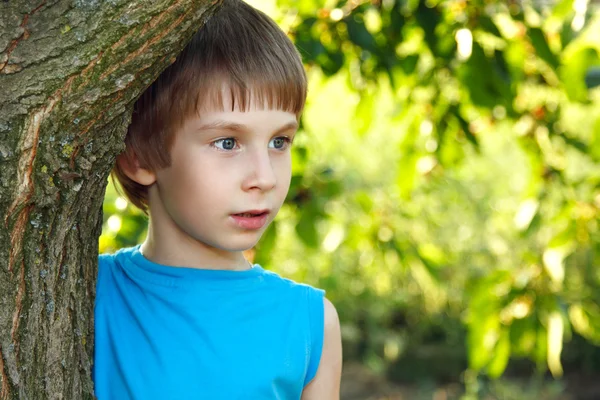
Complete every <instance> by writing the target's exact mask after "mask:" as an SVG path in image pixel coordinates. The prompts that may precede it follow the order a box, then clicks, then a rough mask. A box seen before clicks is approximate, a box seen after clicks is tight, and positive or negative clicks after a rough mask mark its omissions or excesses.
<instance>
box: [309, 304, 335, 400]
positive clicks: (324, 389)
mask: <svg viewBox="0 0 600 400" xmlns="http://www.w3.org/2000/svg"><path fill="white" fill-rule="evenodd" d="M323 301H324V303H325V304H324V306H325V334H324V338H323V352H322V354H321V361H320V362H319V368H318V369H317V374H316V375H315V377H314V378H313V380H312V381H311V382H310V383H309V384H308V385H306V387H305V388H304V391H303V392H302V400H339V398H340V380H341V375H342V336H341V333H340V320H339V318H338V314H337V311H336V309H335V306H334V305H333V304H332V303H331V302H330V301H329V300H327V298H324V299H323Z"/></svg>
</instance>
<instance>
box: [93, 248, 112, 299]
mask: <svg viewBox="0 0 600 400" xmlns="http://www.w3.org/2000/svg"><path fill="white" fill-rule="evenodd" d="M113 262H114V261H113V255H112V254H100V255H98V276H97V277H96V300H97V299H99V298H100V297H102V295H103V294H104V293H103V292H104V290H105V288H106V280H107V279H108V274H109V273H110V268H111V264H112V263H113Z"/></svg>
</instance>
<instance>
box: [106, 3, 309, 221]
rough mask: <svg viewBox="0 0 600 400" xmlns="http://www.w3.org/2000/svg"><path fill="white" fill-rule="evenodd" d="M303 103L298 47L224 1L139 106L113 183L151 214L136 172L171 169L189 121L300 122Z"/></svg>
mask: <svg viewBox="0 0 600 400" xmlns="http://www.w3.org/2000/svg"><path fill="white" fill-rule="evenodd" d="M305 98H306V75H305V72H304V69H303V66H302V62H301V59H300V57H299V55H298V52H297V51H296V49H295V47H294V45H293V44H292V42H291V41H290V40H289V39H288V38H287V36H286V35H285V34H284V33H283V32H282V31H281V29H280V28H279V27H278V26H277V25H276V24H275V23H274V22H273V21H272V20H271V19H270V18H269V17H267V16H266V15H264V14H263V13H262V12H260V11H258V10H256V9H254V8H252V7H251V6H249V5H247V4H245V3H244V2H242V1H240V0H224V2H223V4H222V6H221V7H220V9H219V10H218V11H217V12H216V13H215V14H214V15H213V16H211V17H210V19H209V20H208V21H207V22H206V23H205V25H204V26H203V27H202V28H201V29H200V30H199V31H198V32H197V33H196V35H195V36H194V37H193V39H192V40H191V42H190V43H189V44H188V45H187V47H186V48H185V49H184V50H183V51H182V53H181V54H180V55H179V56H178V57H177V60H176V61H175V62H174V63H173V64H172V65H171V66H170V67H169V68H167V69H166V70H165V71H164V72H163V73H162V74H161V75H160V76H159V77H158V79H157V80H156V81H155V82H154V83H153V84H152V85H151V86H150V87H149V88H148V89H147V90H146V91H145V92H144V93H143V94H142V96H141V97H140V98H139V99H138V100H137V102H136V104H135V106H134V110H133V116H132V122H131V124H130V126H129V129H128V133H127V137H126V139H125V144H126V150H125V152H124V153H123V154H121V155H119V157H118V158H117V162H116V164H115V167H114V169H113V177H114V178H116V179H117V180H118V182H119V184H120V186H121V187H122V189H123V191H124V192H125V195H126V196H127V197H128V198H129V200H130V201H131V202H132V203H133V204H134V205H136V206H137V207H138V208H140V209H142V210H143V211H145V212H146V211H147V210H148V205H149V203H148V201H149V188H150V186H151V185H149V184H145V183H146V182H145V180H144V179H143V178H142V179H138V178H136V176H135V174H132V171H134V170H136V169H138V170H144V171H149V172H151V173H153V174H154V173H156V172H157V171H160V170H161V169H164V168H167V167H170V166H171V164H172V161H173V160H172V154H171V150H172V147H173V144H174V141H175V139H176V136H177V134H178V132H179V131H181V130H182V128H183V126H184V125H185V124H186V122H187V121H189V120H190V119H193V118H202V116H203V113H204V114H206V113H210V112H222V111H225V112H227V111H232V112H233V111H236V112H237V111H242V112H245V111H248V110H250V109H257V108H258V109H267V110H269V109H270V110H279V111H285V112H288V113H292V114H294V115H295V116H296V119H298V117H299V115H300V113H301V112H302V110H303V108H304V101H305ZM215 172H216V171H215ZM151 181H152V180H149V181H148V182H151Z"/></svg>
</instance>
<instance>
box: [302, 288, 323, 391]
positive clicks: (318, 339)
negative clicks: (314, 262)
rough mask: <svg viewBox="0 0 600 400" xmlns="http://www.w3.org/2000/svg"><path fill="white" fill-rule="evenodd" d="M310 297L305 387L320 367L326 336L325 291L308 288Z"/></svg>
mask: <svg viewBox="0 0 600 400" xmlns="http://www.w3.org/2000/svg"><path fill="white" fill-rule="evenodd" d="M307 291H308V293H307V297H308V322H309V335H308V337H309V341H310V357H309V360H308V368H307V371H306V377H305V379H304V387H306V385H308V384H309V383H310V381H312V380H313V378H314V377H315V375H316V374H317V370H318V369H319V363H320V361H321V354H322V353H323V340H324V336H325V302H324V297H325V291H324V290H321V289H315V288H313V287H308V288H307Z"/></svg>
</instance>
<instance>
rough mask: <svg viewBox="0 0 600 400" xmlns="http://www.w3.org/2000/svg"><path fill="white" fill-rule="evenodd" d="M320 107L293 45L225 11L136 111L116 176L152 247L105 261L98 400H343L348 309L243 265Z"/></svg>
mask: <svg viewBox="0 0 600 400" xmlns="http://www.w3.org/2000/svg"><path fill="white" fill-rule="evenodd" d="M305 97H306V76H305V73H304V70H303V67H302V63H301V61H300V58H299V56H298V53H297V51H296V49H295V48H294V46H293V44H292V43H291V42H290V41H289V39H288V38H287V37H286V36H285V34H284V33H283V32H282V31H281V30H280V29H279V28H278V27H277V25H276V24H275V23H274V22H273V21H272V20H271V19H269V18H268V17H267V16H265V15H264V14H262V13H261V12H259V11H257V10H255V9H253V8H252V7H250V6H248V5H246V4H245V3H243V2H241V1H239V0H225V1H224V4H223V5H222V7H221V8H220V9H219V11H217V12H216V13H215V15H214V16H212V17H211V18H210V19H209V20H208V21H207V22H206V24H205V25H204V26H203V27H202V28H201V29H200V31H199V32H198V33H197V34H196V35H195V36H194V38H193V39H192V41H191V43H190V44H189V45H188V46H187V47H186V48H185V49H184V51H183V52H182V53H181V54H180V55H179V57H178V58H177V60H176V61H175V63H174V64H173V65H172V66H170V67H169V68H168V69H167V70H165V71H164V72H163V73H162V74H161V75H160V77H159V78H158V79H157V80H156V82H154V83H153V84H152V86H151V87H150V88H149V89H148V90H147V91H146V92H145V93H143V94H142V96H141V97H140V99H139V100H138V101H137V102H136V104H135V107H134V112H133V118H132V122H131V125H130V127H129V130H128V134H127V137H126V140H125V142H126V150H125V152H124V153H123V154H121V155H120V156H119V157H118V159H117V163H116V165H115V169H114V171H113V173H114V177H116V179H117V180H118V181H119V183H120V185H121V186H122V188H123V190H124V192H125V194H126V196H127V197H128V198H129V199H130V201H131V202H132V203H133V204H135V205H136V206H138V207H140V208H141V209H142V210H144V211H145V212H147V213H148V215H149V226H148V236H147V238H146V240H145V241H144V243H143V244H142V245H141V246H137V247H134V248H130V249H123V250H121V251H119V252H117V253H116V254H113V255H101V256H100V258H99V273H98V286H97V297H96V307H95V321H96V322H95V332H96V337H95V349H96V354H95V361H94V383H95V394H96V396H97V397H98V399H100V400H108V399H161V400H165V399H210V400H217V399H228V400H229V399H251V400H255V399H256V400H260V399H300V398H301V399H304V400H306V399H315V400H328V399H337V398H339V382H340V374H341V359H342V349H341V339H340V328H339V321H338V317H337V313H336V310H335V308H334V306H333V305H332V304H331V303H330V302H329V301H328V300H327V299H326V298H324V296H323V295H324V292H323V291H322V290H319V289H315V288H312V287H310V286H308V285H303V284H297V283H295V282H292V281H290V280H287V279H283V278H281V277H279V276H278V275H276V274H274V273H272V272H268V271H265V270H264V269H262V268H261V267H260V266H259V265H250V264H249V263H248V262H247V261H246V260H245V258H244V256H243V254H242V252H243V251H244V250H247V249H249V248H251V247H253V246H254V245H255V244H256V242H257V241H258V239H259V238H260V236H261V235H262V233H263V232H264V231H265V229H266V228H267V226H268V224H269V223H270V222H271V221H272V220H273V218H274V217H275V215H276V214H277V211H278V210H279V208H280V207H281V205H282V203H283V201H284V199H285V197H286V194H287V191H288V188H289V184H290V179H291V165H290V164H291V163H290V145H291V143H292V141H293V139H294V135H295V133H296V129H297V127H298V118H299V116H300V114H301V112H302V109H303V107H304V101H305Z"/></svg>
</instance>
